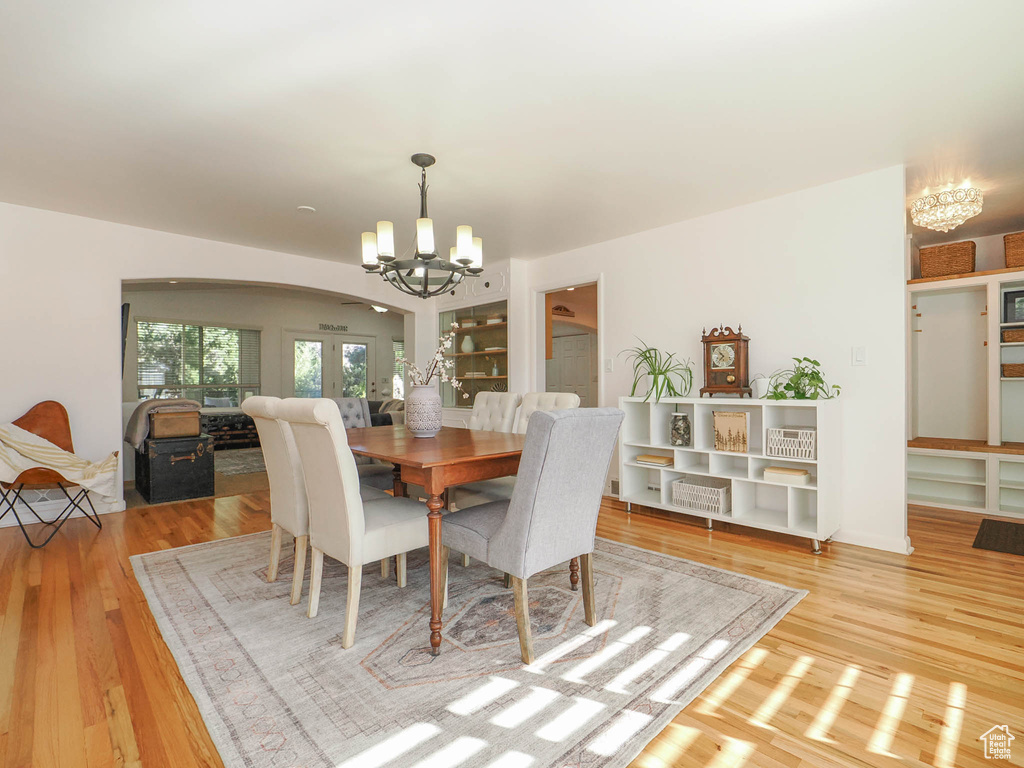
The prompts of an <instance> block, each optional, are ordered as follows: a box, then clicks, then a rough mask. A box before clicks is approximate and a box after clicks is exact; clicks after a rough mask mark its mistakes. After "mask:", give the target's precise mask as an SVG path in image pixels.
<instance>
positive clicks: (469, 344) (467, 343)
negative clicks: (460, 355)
mask: <svg viewBox="0 0 1024 768" xmlns="http://www.w3.org/2000/svg"><path fill="white" fill-rule="evenodd" d="M474 349H476V344H474V343H473V337H472V336H471V335H469V334H468V333H467V334H466V336H465V338H463V339H462V351H463V352H465V353H466V354H469V353H470V352H472V351H473V350H474Z"/></svg>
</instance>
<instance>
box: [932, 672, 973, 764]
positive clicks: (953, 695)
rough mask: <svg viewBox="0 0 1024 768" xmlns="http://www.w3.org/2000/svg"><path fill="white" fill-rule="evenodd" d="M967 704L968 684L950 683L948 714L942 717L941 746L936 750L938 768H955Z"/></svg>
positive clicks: (947, 704) (947, 702) (947, 699)
mask: <svg viewBox="0 0 1024 768" xmlns="http://www.w3.org/2000/svg"><path fill="white" fill-rule="evenodd" d="M966 706H967V686H966V685H964V684H963V683H950V684H949V695H948V696H947V697H946V714H945V716H944V717H943V718H942V730H941V731H940V732H939V746H938V747H937V748H936V750H935V766H936V768H955V765H956V747H957V744H959V743H960V729H961V728H962V726H963V723H964V708H965V707H966Z"/></svg>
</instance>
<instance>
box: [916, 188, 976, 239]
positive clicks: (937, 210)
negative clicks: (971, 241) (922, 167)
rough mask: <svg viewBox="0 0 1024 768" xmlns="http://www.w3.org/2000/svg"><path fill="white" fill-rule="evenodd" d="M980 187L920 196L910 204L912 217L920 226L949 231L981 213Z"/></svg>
mask: <svg viewBox="0 0 1024 768" xmlns="http://www.w3.org/2000/svg"><path fill="white" fill-rule="evenodd" d="M981 204H982V195H981V190H980V189H975V188H974V187H961V188H960V189H948V190H946V191H945V192H938V193H936V194H934V195H926V196H924V197H922V198H918V199H917V200H915V201H914V202H913V204H912V205H911V206H910V218H911V220H913V222H914V224H916V225H917V226H919V227H928V229H934V230H936V231H937V232H949V230H951V229H955V228H956V227H959V226H960V225H961V224H963V223H964V222H965V221H967V220H968V219H969V218H971V217H972V216H977V215H978V214H979V213H981Z"/></svg>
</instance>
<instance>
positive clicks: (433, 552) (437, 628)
mask: <svg viewBox="0 0 1024 768" xmlns="http://www.w3.org/2000/svg"><path fill="white" fill-rule="evenodd" d="M441 508H442V502H441V496H440V495H439V494H436V493H430V494H429V498H428V499H427V526H428V531H429V533H430V653H431V655H433V656H437V655H439V654H440V653H441V611H442V610H443V608H444V573H442V572H441V571H442V568H443V567H444V562H443V560H444V558H443V557H442V552H441Z"/></svg>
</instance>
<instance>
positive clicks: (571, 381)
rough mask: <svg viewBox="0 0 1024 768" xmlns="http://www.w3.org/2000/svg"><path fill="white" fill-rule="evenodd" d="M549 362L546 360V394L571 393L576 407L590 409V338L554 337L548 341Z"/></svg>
mask: <svg viewBox="0 0 1024 768" xmlns="http://www.w3.org/2000/svg"><path fill="white" fill-rule="evenodd" d="M551 348H552V359H551V360H549V361H548V366H547V374H548V376H547V382H546V387H545V388H546V389H547V391H548V392H575V393H576V394H577V395H579V397H580V405H581V406H583V407H585V408H586V407H590V406H591V398H590V394H591V386H592V382H591V378H592V376H591V370H590V363H591V352H590V336H589V335H588V334H581V335H578V336H558V337H556V338H554V339H552V340H551Z"/></svg>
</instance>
